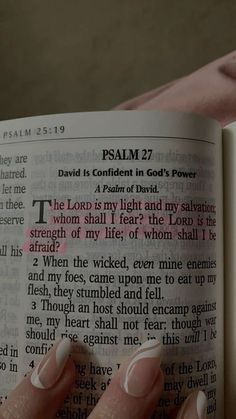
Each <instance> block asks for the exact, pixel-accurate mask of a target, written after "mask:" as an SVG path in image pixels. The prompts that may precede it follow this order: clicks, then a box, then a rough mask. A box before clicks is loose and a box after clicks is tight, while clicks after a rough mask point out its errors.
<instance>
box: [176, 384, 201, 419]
mask: <svg viewBox="0 0 236 419" xmlns="http://www.w3.org/2000/svg"><path fill="white" fill-rule="evenodd" d="M206 409H207V398H206V396H205V394H204V393H203V391H198V390H196V391H194V392H193V393H191V394H190V395H189V396H188V397H187V399H186V400H185V401H184V403H183V405H182V407H181V409H180V411H179V413H178V416H177V419H189V418H191V419H206Z"/></svg>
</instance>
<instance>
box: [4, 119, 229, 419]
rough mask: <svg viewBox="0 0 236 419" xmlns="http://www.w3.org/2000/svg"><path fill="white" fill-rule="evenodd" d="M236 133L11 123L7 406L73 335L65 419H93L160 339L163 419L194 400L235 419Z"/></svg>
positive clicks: (163, 122)
mask: <svg viewBox="0 0 236 419" xmlns="http://www.w3.org/2000/svg"><path fill="white" fill-rule="evenodd" d="M234 131H236V125H234V124H231V125H230V126H228V127H226V128H225V129H224V130H222V129H221V127H220V126H219V124H218V123H217V122H216V121H213V120H210V119H205V118H203V117H200V116H198V115H189V114H182V113H169V112H136V111H125V112H99V113H95V112H94V113H93V112H92V113H84V114H83V113H78V114H77V113H75V114H59V115H51V116H39V117H31V118H24V119H16V120H9V121H4V122H0V237H1V242H0V290H1V292H0V382H1V385H0V392H1V401H3V400H4V398H5V397H6V395H7V393H8V391H9V390H10V389H11V388H12V387H14V386H15V384H16V383H17V381H18V380H20V379H21V377H22V376H23V375H24V373H25V372H26V371H28V370H30V368H34V367H35V365H36V363H37V362H38V361H39V359H40V357H41V356H42V355H44V354H45V353H46V352H47V351H48V349H49V348H50V347H51V345H52V343H53V342H54V341H55V339H57V338H60V337H66V336H67V337H69V338H70V339H71V341H72V342H73V348H74V350H73V358H74V360H75V364H76V381H75V387H74V390H73V393H72V394H71V395H70V396H69V397H68V398H67V399H66V400H65V403H64V405H63V407H62V408H61V410H60V411H59V412H58V417H63V418H68V419H69V418H86V417H87V416H88V414H89V412H90V411H91V410H92V409H93V407H94V406H95V404H96V403H97V400H98V398H99V397H100V395H101V394H102V392H103V391H104V390H105V389H106V387H107V386H108V385H109V382H110V380H111V377H112V375H113V374H114V372H115V371H116V370H117V368H118V367H119V364H120V362H121V361H122V359H123V358H125V357H126V356H128V355H129V354H130V353H131V352H132V351H133V350H134V349H135V347H137V348H138V347H139V345H140V344H141V343H142V342H144V341H145V340H147V339H158V340H159V341H160V342H161V343H162V345H163V361H162V368H163V371H164V374H165V388H164V392H163V395H162V398H161V400H160V401H159V403H158V404H157V410H156V413H155V417H156V418H159V419H161V418H168V417H169V416H170V415H171V414H172V412H173V411H175V410H176V409H177V408H178V406H179V405H180V403H182V401H183V400H184V399H185V398H186V396H187V395H188V394H189V393H190V392H192V391H193V390H195V389H201V390H203V391H204V392H205V394H206V397H207V400H208V407H207V417H208V418H223V411H224V405H225V406H226V407H227V408H228V409H234V406H233V404H234V387H235V383H234V381H235V380H234V375H233V372H234V371H235V369H234V365H235V359H234V357H235V355H234V349H235V347H234V341H235V339H234V335H235V332H234V329H235V326H234V319H235V318H236V313H234V306H235V305H234V301H233V299H234V296H235V295H236V293H234V288H235V279H234V277H235V267H234V260H235V255H234V252H235V249H236V243H235V237H236V236H235V211H234V207H235V202H236V201H235V191H234V183H235V181H236V173H235V169H234V165H235V155H236V150H235V145H234V144H235V140H234V138H233V137H234ZM222 145H223V146H222ZM223 168H224V170H223ZM223 172H224V173H223ZM223 185H224V187H223ZM223 191H224V194H223ZM223 207H224V215H223ZM224 264H225V268H226V269H225V271H224V270H223V265H224ZM224 295H225V298H226V304H225V307H226V310H225V309H224ZM225 319H226V322H225ZM224 323H225V326H224ZM224 346H225V350H224ZM224 360H225V362H224ZM224 377H226V379H225V382H224ZM224 393H225V396H224ZM232 411H233V410H231V412H232ZM225 417H226V416H225Z"/></svg>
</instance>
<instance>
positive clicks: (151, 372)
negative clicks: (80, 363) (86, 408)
mask: <svg viewBox="0 0 236 419" xmlns="http://www.w3.org/2000/svg"><path fill="white" fill-rule="evenodd" d="M70 352H71V344H70V341H69V340H68V339H63V340H60V341H59V342H56V343H55V345H54V346H53V347H52V348H51V349H50V351H49V352H48V353H47V354H46V355H45V357H44V358H43V359H42V361H41V362H40V364H39V365H38V366H37V367H36V368H35V370H34V371H33V372H32V373H31V374H30V375H27V377H25V378H24V380H23V381H22V382H21V383H20V384H19V385H18V386H17V387H16V389H15V390H13V391H12V392H11V393H10V395H9V397H8V398H7V400H6V401H5V402H4V403H3V405H2V406H1V408H0V419H54V418H55V416H56V412H57V411H58V410H59V409H60V407H61V405H62V404H63V401H64V399H65V397H66V396H67V395H68V393H69V392H70V391H71V389H72V387H73V383H74V378H75V371H74V364H73V361H72V360H71V359H70V358H69V355H70ZM160 362H161V345H160V344H159V342H158V341H156V340H150V341H147V342H145V343H144V344H143V345H142V346H140V347H139V349H138V350H136V351H135V352H134V354H133V355H132V356H131V357H130V358H129V359H128V360H126V361H125V362H124V363H123V364H122V365H121V367H120V369H119V370H118V372H117V373H116V375H115V376H114V378H113V379H112V381H111V383H110V385H109V387H108V388H107V390H106V391H105V392H104V394H103V396H102V397H101V398H100V400H99V402H98V404H97V405H96V406H95V408H94V410H93V411H92V413H91V414H90V415H89V419H111V418H112V419H148V418H150V417H151V414H152V412H153V411H154V409H155V407H156V405H157V403H158V400H159V398H160V396H161V393H162V389H163V374H162V371H161V369H160ZM58 417H60V416H58ZM61 417H65V416H61ZM177 417H178V419H204V418H205V417H206V397H205V395H204V393H203V392H201V391H195V392H194V393H192V394H191V395H190V396H189V397H188V398H187V399H186V401H185V403H184V405H183V406H182V408H181V410H180V412H179V414H178V416H177Z"/></svg>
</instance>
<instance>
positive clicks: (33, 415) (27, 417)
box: [0, 339, 74, 419]
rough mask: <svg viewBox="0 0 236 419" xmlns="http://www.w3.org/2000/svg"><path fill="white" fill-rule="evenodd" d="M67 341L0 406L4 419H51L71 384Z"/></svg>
mask: <svg viewBox="0 0 236 419" xmlns="http://www.w3.org/2000/svg"><path fill="white" fill-rule="evenodd" d="M70 351H71V344H70V341H69V339H63V340H60V341H58V342H56V343H55V345H54V346H53V347H52V348H51V349H50V351H49V352H48V353H47V354H46V356H45V357H44V358H43V359H42V361H41V362H40V364H39V365H38V366H37V367H36V369H35V370H34V371H33V373H32V374H30V375H28V376H27V377H26V378H25V379H24V380H23V381H22V382H21V383H20V384H19V385H18V386H17V387H16V388H15V390H13V391H12V392H11V393H10V395H9V397H8V399H7V400H6V402H5V403H4V404H3V405H2V406H1V409H0V417H1V418H4V419H14V418H17V419H42V418H44V419H52V418H54V417H55V415H56V412H57V410H58V409H59V407H60V406H61V404H62V403H63V401H64V399H65V397H66V396H67V394H68V393H69V391H70V389H71V387H72V385H73V383H74V364H73V362H72V361H71V360H70V359H69V354H70Z"/></svg>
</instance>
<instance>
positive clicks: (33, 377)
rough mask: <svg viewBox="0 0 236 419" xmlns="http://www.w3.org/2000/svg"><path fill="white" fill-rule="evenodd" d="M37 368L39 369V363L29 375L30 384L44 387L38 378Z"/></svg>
mask: <svg viewBox="0 0 236 419" xmlns="http://www.w3.org/2000/svg"><path fill="white" fill-rule="evenodd" d="M38 369H39V365H38V366H37V368H36V369H35V370H34V371H33V373H32V375H31V378H30V381H31V384H32V385H33V386H34V387H37V388H41V389H45V387H44V386H43V384H42V383H41V381H40V379H39V375H38Z"/></svg>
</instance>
